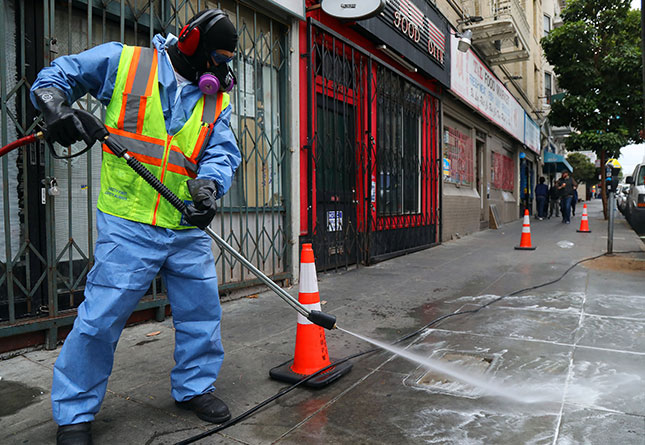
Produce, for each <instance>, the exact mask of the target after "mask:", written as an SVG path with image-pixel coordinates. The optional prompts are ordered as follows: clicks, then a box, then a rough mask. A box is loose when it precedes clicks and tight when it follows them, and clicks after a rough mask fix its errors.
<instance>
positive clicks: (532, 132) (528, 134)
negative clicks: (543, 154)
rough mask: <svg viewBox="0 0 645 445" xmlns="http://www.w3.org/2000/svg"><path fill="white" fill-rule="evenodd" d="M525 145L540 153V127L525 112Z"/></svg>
mask: <svg viewBox="0 0 645 445" xmlns="http://www.w3.org/2000/svg"><path fill="white" fill-rule="evenodd" d="M524 145H526V146H527V147H528V148H530V149H531V150H533V151H534V152H536V153H537V154H540V127H538V124H536V123H535V122H533V119H531V118H530V117H529V115H528V114H526V112H524Z"/></svg>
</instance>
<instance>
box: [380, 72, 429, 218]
mask: <svg viewBox="0 0 645 445" xmlns="http://www.w3.org/2000/svg"><path fill="white" fill-rule="evenodd" d="M377 81H378V86H377V129H376V169H377V175H378V178H377V198H376V209H377V214H378V215H379V216H395V215H407V214H413V213H419V212H420V211H421V202H420V201H421V198H420V196H421V193H420V192H421V190H420V189H421V121H422V113H423V101H424V93H423V92H422V91H421V90H420V89H418V88H416V87H415V86H413V85H412V84H410V83H408V82H406V81H404V80H403V78H401V77H400V76H398V75H396V74H395V73H392V72H390V71H388V70H386V69H384V68H379V71H378V73H377Z"/></svg>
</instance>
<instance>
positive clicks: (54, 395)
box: [32, 9, 240, 445]
mask: <svg viewBox="0 0 645 445" xmlns="http://www.w3.org/2000/svg"><path fill="white" fill-rule="evenodd" d="M237 40H238V37H237V31H236V29H235V27H234V25H233V23H232V22H231V21H230V20H229V18H228V16H227V15H226V14H225V13H224V12H223V11H221V10H218V9H209V10H205V11H202V12H200V13H199V14H197V15H196V16H195V17H193V18H192V19H191V20H190V21H189V22H188V24H187V25H186V26H185V27H184V28H183V29H182V31H181V33H180V35H179V37H175V36H173V35H172V34H169V35H168V36H167V37H165V38H164V37H163V36H161V35H156V36H155V37H154V38H153V40H152V43H153V47H152V48H145V47H136V46H129V45H124V44H121V43H118V42H111V43H106V44H103V45H99V46H97V47H94V48H91V49H89V50H87V51H84V52H82V53H79V54H75V55H69V56H63V57H60V58H58V59H56V60H54V61H53V62H52V64H51V66H49V67H46V68H44V69H43V70H42V71H41V72H40V73H39V75H38V78H37V79H36V81H35V82H34V84H33V87H32V101H33V102H34V104H35V105H36V107H37V108H38V109H39V110H40V111H42V113H43V116H44V120H45V123H46V125H47V130H48V134H49V136H50V138H51V139H52V140H54V141H56V142H59V143H61V144H62V145H70V144H72V143H73V142H74V141H78V140H81V139H83V134H82V130H83V129H82V126H81V124H80V121H79V120H78V118H77V116H76V115H75V114H74V112H73V110H72V108H71V104H73V103H74V102H75V101H76V100H77V99H79V98H80V97H82V96H84V95H85V94H86V93H90V94H91V95H92V96H94V97H95V98H96V99H98V100H99V101H100V102H101V103H103V104H104V105H105V106H106V107H107V109H106V113H105V125H106V127H107V129H108V131H109V132H110V138H114V139H116V140H118V141H119V142H122V143H123V145H124V146H125V147H127V148H128V150H129V151H130V153H131V154H132V156H134V157H135V158H137V159H139V160H140V161H141V162H142V163H143V164H144V165H145V166H146V167H147V168H148V170H150V172H151V173H152V174H153V175H154V176H156V177H157V178H158V179H159V180H161V181H162V182H163V183H164V184H165V185H166V187H168V188H169V189H170V190H171V191H173V192H174V193H175V194H176V195H177V196H178V197H179V198H180V199H181V200H182V201H184V202H186V203H187V206H188V211H187V215H185V216H184V215H182V214H181V213H180V212H179V211H177V210H176V209H175V208H174V207H172V205H170V204H169V203H167V202H165V201H164V200H163V199H160V196H159V195H158V193H157V192H156V191H155V190H154V189H152V188H151V187H150V186H149V185H148V184H147V183H146V182H145V181H144V180H143V179H142V178H141V177H139V176H138V175H137V174H136V173H134V171H133V170H131V169H130V167H128V166H127V164H126V161H125V160H124V159H122V158H118V157H117V156H115V155H114V154H112V153H111V152H109V151H107V150H104V152H103V160H102V166H101V190H100V194H99V199H98V210H97V229H98V239H97V242H96V250H95V255H94V261H95V263H94V266H93V267H92V270H91V271H90V272H89V274H88V276H87V284H86V288H85V299H84V301H83V303H81V305H80V306H79V308H78V315H77V317H76V321H75V323H74V327H73V330H72V332H71V333H70V334H69V335H68V336H67V339H66V340H65V343H64V345H63V348H62V350H61V352H60V355H59V357H58V359H57V360H56V363H55V365H54V377H53V383H52V392H51V399H52V412H53V417H54V420H55V421H56V423H57V424H58V425H59V428H58V432H57V435H56V438H57V443H58V444H59V445H65V444H72V443H73V444H89V443H91V442H92V438H91V422H92V421H93V420H94V416H95V415H96V414H97V413H98V411H99V408H100V406H101V403H102V401H103V398H104V396H105V391H106V387H107V382H108V377H109V375H110V373H111V371H112V363H113V359H114V350H115V348H116V345H117V342H118V340H119V336H120V335H121V331H122V329H123V327H124V325H125V323H126V320H127V319H128V317H129V316H130V314H131V313H132V311H133V310H134V309H135V308H136V306H137V304H138V302H139V300H140V299H141V297H142V296H143V295H144V294H145V292H146V291H147V289H148V288H149V287H150V285H151V283H152V281H153V279H154V278H155V276H156V275H157V274H158V273H161V276H162V279H163V280H164V282H165V285H166V288H167V291H168V299H169V301H170V305H171V307H172V315H173V323H174V326H175V351H174V359H175V363H176V364H175V367H174V368H173V369H172V371H171V372H170V381H171V387H172V393H171V394H172V397H173V398H174V399H175V401H176V403H177V404H178V405H179V407H180V408H184V409H188V410H192V411H194V412H195V413H196V415H197V416H198V417H199V418H200V419H203V420H206V421H209V422H213V423H221V422H225V421H226V420H228V419H229V418H230V413H229V409H228V407H227V406H226V404H225V403H224V402H223V401H221V400H220V399H218V398H217V397H215V396H214V395H213V391H214V390H215V388H214V386H213V383H214V382H215V380H216V379H217V375H218V373H219V370H220V367H221V365H222V361H223V359H224V350H223V349H222V342H221V335H220V319H221V314H222V312H221V307H220V301H219V294H218V289H217V276H216V273H215V261H214V258H213V253H212V251H211V240H210V238H209V237H208V236H207V235H206V234H205V233H204V232H203V231H202V230H200V229H198V227H199V228H205V227H207V226H208V225H209V224H210V222H211V221H212V219H213V217H214V216H215V213H216V199H218V198H220V197H221V196H222V195H224V194H225V193H226V192H227V191H228V189H229V187H230V185H231V181H232V178H233V175H234V173H235V171H236V169H237V167H238V165H239V163H240V152H239V150H238V148H237V144H236V142H235V137H234V135H233V133H232V131H231V129H230V128H229V122H230V118H231V107H230V97H229V95H228V94H227V92H228V91H229V90H230V89H231V88H232V86H233V84H234V79H235V76H234V74H233V72H232V71H231V69H230V68H229V66H228V64H229V62H230V61H231V60H232V58H233V56H234V51H235V49H236V47H237Z"/></svg>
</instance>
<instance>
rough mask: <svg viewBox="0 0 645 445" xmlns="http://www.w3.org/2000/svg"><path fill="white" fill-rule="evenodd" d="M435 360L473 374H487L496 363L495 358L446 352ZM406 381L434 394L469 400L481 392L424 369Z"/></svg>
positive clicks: (420, 369)
mask: <svg viewBox="0 0 645 445" xmlns="http://www.w3.org/2000/svg"><path fill="white" fill-rule="evenodd" d="M434 358H438V359H439V360H441V361H442V362H446V363H449V364H450V365H451V366H455V367H459V368H463V369H464V370H466V371H467V372H469V373H472V374H485V373H486V372H487V371H488V370H489V369H490V367H491V366H492V365H493V362H494V358H493V357H488V356H484V355H478V354H476V353H472V354H469V353H464V352H446V353H445V354H444V355H443V356H441V357H434ZM406 381H407V382H406V383H408V384H412V385H413V386H415V387H417V388H419V389H424V390H430V391H432V392H440V393H444V394H449V395H454V396H459V397H467V398H475V397H478V396H479V395H480V393H479V391H478V390H477V389H476V388H474V387H472V386H471V385H468V384H466V383H462V382H460V381H458V380H455V379H453V378H452V377H449V376H446V375H444V374H441V373H440V372H437V371H432V370H431V371H427V370H426V369H423V368H419V369H418V370H417V372H416V373H415V374H414V375H411V376H409V378H408V379H406Z"/></svg>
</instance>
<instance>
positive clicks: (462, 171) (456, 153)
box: [444, 126, 473, 185]
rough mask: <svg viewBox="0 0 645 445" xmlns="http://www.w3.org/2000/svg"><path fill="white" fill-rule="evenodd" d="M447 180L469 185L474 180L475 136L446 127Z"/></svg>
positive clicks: (445, 156) (445, 158)
mask: <svg viewBox="0 0 645 445" xmlns="http://www.w3.org/2000/svg"><path fill="white" fill-rule="evenodd" d="M446 160H447V161H448V171H449V174H448V175H446V181H448V182H452V183H455V184H463V185H468V184H471V183H472V182H473V138H471V137H470V135H469V134H467V133H464V132H461V131H459V130H458V129H456V128H453V127H449V126H445V127H444V171H445V169H446V167H445V166H446Z"/></svg>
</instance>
